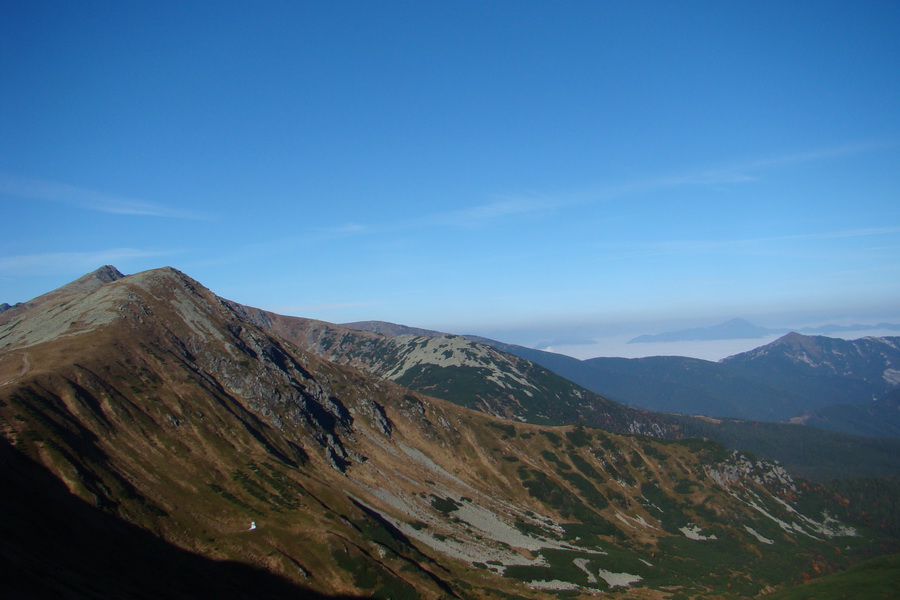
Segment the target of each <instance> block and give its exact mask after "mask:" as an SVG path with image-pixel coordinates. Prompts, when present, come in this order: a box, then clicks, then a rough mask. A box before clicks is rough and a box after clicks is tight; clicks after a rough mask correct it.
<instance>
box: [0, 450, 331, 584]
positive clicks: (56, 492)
mask: <svg viewBox="0 0 900 600" xmlns="http://www.w3.org/2000/svg"><path fill="white" fill-rule="evenodd" d="M0 488H2V490H3V491H2V493H0V515H3V518H2V520H0V597H2V598H4V599H6V600H20V599H21V600H24V599H28V600H34V599H44V598H47V599H50V598H55V599H84V600H89V599H108V598H109V599H111V598H116V599H121V600H138V599H140V600H144V599H146V600H157V599H159V598H167V599H173V600H188V599H201V598H203V599H206V598H228V599H237V600H242V599H247V600H250V599H254V600H257V599H260V598H266V599H267V600H273V599H281V598H291V599H293V600H296V599H306V598H310V599H323V600H324V599H326V598H335V597H332V596H324V595H321V594H318V593H315V592H312V591H310V590H308V589H305V588H303V587H300V586H298V585H295V584H294V583H292V582H291V581H289V580H287V579H284V578H282V577H280V576H278V575H275V574H273V573H269V572H267V571H265V570H262V569H259V568H256V567H253V566H250V565H246V564H242V563H237V562H226V561H216V560H212V559H208V558H205V557H203V556H200V555H197V554H193V553H191V552H188V551H186V550H183V549H181V548H178V547H176V546H173V545H172V544H169V543H167V542H165V541H164V540H161V539H160V538H157V537H155V536H154V535H152V534H151V533H149V532H147V531H145V530H143V529H141V528H139V527H137V526H135V525H132V524H130V523H127V522H125V521H122V520H121V519H118V518H117V517H115V516H113V515H110V514H108V513H105V512H103V511H102V510H100V509H98V508H95V507H93V506H91V505H89V504H88V503H86V502H84V501H82V500H81V499H79V498H78V497H76V496H74V495H73V494H71V493H70V492H69V491H68V489H66V487H65V486H64V485H63V483H62V482H61V481H60V480H59V479H57V478H56V477H55V476H54V475H53V474H51V473H50V472H49V471H47V470H46V469H45V468H44V467H43V466H41V465H39V464H38V463H36V462H34V461H32V460H31V459H29V458H28V457H26V456H25V455H23V454H22V453H20V452H19V451H17V450H16V449H14V448H12V447H11V446H10V445H9V443H8V442H6V441H5V440H0Z"/></svg>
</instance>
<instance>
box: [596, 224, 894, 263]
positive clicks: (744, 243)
mask: <svg viewBox="0 0 900 600" xmlns="http://www.w3.org/2000/svg"><path fill="white" fill-rule="evenodd" d="M898 233H900V226H895V227H873V228H869V229H847V230H843V231H824V232H816V233H798V234H791V235H781V236H769V237H759V238H743V239H734V240H719V239H714V240H668V241H659V242H647V243H637V244H614V245H608V244H604V245H603V246H604V247H607V248H618V249H620V250H623V251H624V254H626V255H628V256H653V255H663V254H677V253H694V252H710V251H718V250H724V249H727V248H737V247H748V246H759V245H769V244H774V243H778V242H791V241H802V240H831V239H847V238H860V237H872V236H879V235H894V234H898Z"/></svg>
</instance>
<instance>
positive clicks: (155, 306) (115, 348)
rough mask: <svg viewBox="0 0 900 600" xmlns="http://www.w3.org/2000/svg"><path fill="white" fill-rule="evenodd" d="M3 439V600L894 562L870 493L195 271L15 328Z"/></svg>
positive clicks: (92, 295) (553, 580)
mask: <svg viewBox="0 0 900 600" xmlns="http://www.w3.org/2000/svg"><path fill="white" fill-rule="evenodd" d="M476 375H477V376H476ZM460 381H463V382H466V383H465V385H462V384H460V383H459V382H460ZM412 388H415V389H412ZM467 390H469V391H467ZM431 392H434V393H433V394H432V393H431ZM437 394H440V395H444V396H447V397H448V399H441V398H438V397H436V395H437ZM570 419H575V421H570V422H569V423H565V421H566V420H570ZM703 422H707V421H703ZM594 423H596V424H598V425H602V427H598V426H594V425H592V424H594ZM0 427H2V436H0V460H2V469H3V470H2V473H3V477H4V480H5V481H4V492H3V494H0V498H2V499H0V503H2V504H0V506H2V508H3V509H4V511H5V512H4V515H5V516H6V517H7V518H5V519H3V521H2V522H0V534H2V535H0V557H2V560H3V563H4V564H5V565H7V566H10V567H11V569H5V570H6V572H7V573H10V575H9V576H7V575H4V577H3V578H0V596H2V597H4V598H39V597H72V598H109V597H116V598H157V597H171V598H208V597H211V596H219V595H221V596H222V597H233V598H251V597H253V598H258V597H266V598H296V597H324V596H332V597H337V596H342V597H351V596H359V597H374V598H496V599H502V598H558V597H561V596H562V597H570V598H587V597H592V596H595V595H597V594H598V593H603V594H605V595H610V596H614V597H622V598H664V597H666V598H685V599H686V598H746V597H751V596H756V595H759V594H761V593H766V592H769V591H773V590H775V589H776V588H779V587H783V586H785V585H790V584H793V583H798V582H800V581H802V580H803V579H804V577H803V575H804V574H808V573H827V572H830V571H834V570H836V569H839V568H841V567H843V566H846V565H849V564H851V563H854V562H856V561H857V560H859V559H861V558H865V557H868V556H871V555H874V554H880V553H884V552H886V551H890V550H895V549H896V544H895V539H894V538H893V534H886V533H885V532H884V531H881V530H880V529H879V528H880V527H884V526H885V525H884V523H882V524H879V523H877V522H872V521H871V520H869V521H867V520H866V518H863V514H862V513H863V512H865V513H866V515H871V513H870V512H868V511H871V510H873V507H874V506H875V504H873V502H872V497H871V496H872V494H871V492H869V499H868V500H867V501H866V502H863V501H861V500H860V501H858V503H859V504H860V508H859V509H857V507H856V506H855V504H856V503H857V500H856V498H857V496H855V495H851V494H850V492H849V491H848V492H845V494H843V495H841V494H836V493H835V492H834V489H832V488H828V487H825V486H822V485H820V484H816V483H813V482H808V481H806V480H803V479H798V478H796V477H793V476H792V475H791V474H790V473H789V472H788V471H787V470H785V469H784V468H783V467H782V466H780V465H778V464H777V463H773V462H770V461H766V460H761V459H758V458H755V457H752V456H750V455H748V454H746V453H743V452H740V451H729V450H726V449H725V448H724V447H723V446H721V445H719V444H717V443H715V442H712V441H709V440H703V439H699V438H685V437H684V431H683V429H682V427H683V422H682V421H678V420H672V419H670V418H669V417H668V416H667V415H661V414H656V413H652V412H650V411H647V410H642V409H636V408H631V407H627V406H623V405H621V404H618V403H616V402H614V401H612V400H609V399H607V398H605V397H603V396H601V395H598V394H595V393H591V392H589V391H587V390H585V389H583V388H581V387H579V386H578V385H575V384H573V383H571V382H568V381H566V380H564V379H562V378H561V377H559V376H558V375H555V374H553V373H551V372H550V371H549V370H547V369H545V368H542V367H539V366H537V365H535V364H533V363H531V362H529V361H527V360H524V359H522V358H520V357H516V356H514V355H511V354H509V353H506V352H503V351H501V350H499V349H498V348H495V347H493V346H486V345H484V344H480V343H478V342H474V341H472V340H467V339H465V338H461V337H459V336H433V337H427V336H426V337H423V336H416V335H411V336H408V337H407V336H403V335H400V336H385V335H382V334H377V333H367V332H362V333H361V332H359V331H355V330H352V329H350V328H346V327H341V326H337V325H332V324H327V323H323V322H318V321H310V320H302V319H300V320H298V319H297V318H295V317H283V316H280V315H274V314H273V313H269V312H266V311H261V310H259V309H254V308H251V307H246V306H242V305H240V304H237V303H235V302H232V301H229V300H226V299H223V298H221V297H219V296H216V295H215V294H214V293H213V292H211V291H210V290H208V289H207V288H205V287H204V286H203V285H202V284H200V283H199V282H197V281H195V280H193V279H191V278H190V277H188V276H187V275H185V274H184V273H181V272H179V271H177V270H175V269H171V268H162V269H155V270H151V271H145V272H142V273H137V274H134V275H130V276H123V275H122V274H121V273H119V272H118V271H117V270H115V269H113V268H111V267H105V268H103V269H100V270H98V271H96V272H94V273H92V274H88V275H86V276H85V277H82V278H80V279H78V280H76V281H75V282H73V283H72V284H69V285H67V286H63V287H62V288H60V289H58V290H54V291H53V292H50V293H48V294H45V295H44V296H40V297H38V298H36V299H34V300H32V301H30V302H27V303H23V304H21V305H18V306H15V307H12V308H9V309H7V310H6V311H4V312H3V313H2V314H0ZM786 427H790V426H786ZM794 427H795V428H796V426H794ZM799 429H803V428H799ZM851 497H852V498H853V499H854V500H850V498H851ZM859 497H860V498H861V497H863V496H859ZM879 497H884V496H883V495H882V496H879ZM864 509H865V510H864Z"/></svg>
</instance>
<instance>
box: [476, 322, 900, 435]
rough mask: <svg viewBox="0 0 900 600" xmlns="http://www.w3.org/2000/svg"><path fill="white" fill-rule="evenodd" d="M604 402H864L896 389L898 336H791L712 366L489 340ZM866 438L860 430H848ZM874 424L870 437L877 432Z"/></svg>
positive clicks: (759, 413)
mask: <svg viewBox="0 0 900 600" xmlns="http://www.w3.org/2000/svg"><path fill="white" fill-rule="evenodd" d="M493 343H494V344H496V345H497V347H499V348H502V349H504V350H505V351H507V352H510V353H512V354H515V355H516V356H520V357H522V358H526V359H528V360H531V361H533V362H535V363H537V364H540V365H542V366H544V367H546V368H548V369H550V370H551V371H553V372H555V373H558V374H559V375H562V376H563V377H565V378H566V379H569V380H571V381H573V382H575V383H577V384H579V385H582V386H584V387H585V388H587V389H589V390H591V391H593V392H596V393H598V394H600V395H602V396H604V397H607V398H610V399H613V400H616V401H618V402H623V403H625V404H628V405H630V406H635V407H640V408H647V409H650V410H659V411H665V412H677V413H682V414H697V415H705V416H710V417H717V418H722V417H733V418H741V419H750V420H762V421H776V422H777V421H787V420H789V419H791V418H792V417H796V416H799V415H801V414H805V413H809V412H813V411H816V410H819V409H822V408H825V407H827V406H830V405H834V404H854V405H866V404H869V403H870V402H872V400H874V399H878V398H880V397H882V396H883V395H884V394H886V393H887V392H889V391H890V390H892V389H894V388H895V387H897V386H898V384H900V374H898V368H900V367H898V365H900V351H898V347H900V338H896V337H888V338H862V339H860V340H853V341H848V340H842V339H837V338H824V337H821V336H803V335H800V334H797V333H792V334H788V335H785V336H783V337H782V338H779V339H778V340H775V341H774V342H772V343H770V344H767V345H765V346H761V347H759V348H757V349H755V350H751V351H749V352H745V353H742V354H738V355H735V356H733V357H729V358H728V359H725V360H722V361H719V362H711V361H706V360H701V359H694V358H686V357H678V356H658V357H647V358H632V359H626V358H592V359H588V360H578V359H576V358H572V357H570V356H564V355H561V354H555V353H551V352H544V351H541V350H536V349H533V348H525V347H522V346H516V345H511V344H503V343H501V342H493ZM844 431H846V432H848V433H856V434H864V430H862V429H860V428H859V427H854V428H853V429H845V430H844ZM881 431H883V430H882V429H881V428H879V427H875V428H873V429H872V430H871V431H869V432H868V433H867V435H881V433H879V432H881Z"/></svg>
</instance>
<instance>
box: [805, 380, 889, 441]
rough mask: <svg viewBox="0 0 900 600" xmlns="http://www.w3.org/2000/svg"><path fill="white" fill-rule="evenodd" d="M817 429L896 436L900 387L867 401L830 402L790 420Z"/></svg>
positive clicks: (886, 436)
mask: <svg viewBox="0 0 900 600" xmlns="http://www.w3.org/2000/svg"><path fill="white" fill-rule="evenodd" d="M791 422H793V423H801V424H803V425H809V426H811V427H818V428H819V429H828V430H831V431H841V432H846V433H856V434H859V435H876V436H879V437H885V438H900V389H895V390H894V391H892V392H889V393H888V394H887V395H886V396H884V397H883V398H879V399H878V400H875V401H873V402H869V403H868V404H833V405H831V406H826V407H825V408H820V409H819V410H817V411H815V412H812V413H806V414H804V415H801V416H799V417H795V418H793V419H791Z"/></svg>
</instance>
